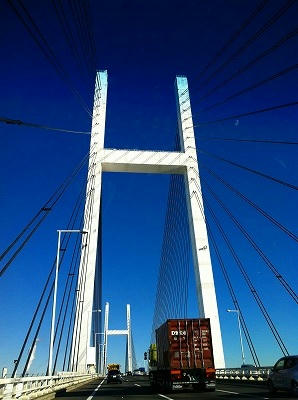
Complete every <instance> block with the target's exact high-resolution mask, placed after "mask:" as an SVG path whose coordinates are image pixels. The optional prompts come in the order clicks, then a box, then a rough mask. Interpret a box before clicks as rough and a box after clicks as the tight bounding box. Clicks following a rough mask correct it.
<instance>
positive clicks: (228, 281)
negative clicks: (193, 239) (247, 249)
mask: <svg viewBox="0 0 298 400" xmlns="http://www.w3.org/2000/svg"><path fill="white" fill-rule="evenodd" d="M193 196H195V199H196V200H197V203H198V205H199V208H200V211H201V214H202V217H203V219H204V220H205V223H206V227H207V231H208V238H210V240H211V243H212V245H213V248H214V250H215V254H216V256H217V259H218V262H219V265H220V268H221V271H222V273H223V276H224V279H225V281H226V284H227V287H228V290H229V293H230V296H231V298H232V301H233V304H234V306H235V308H236V309H237V310H239V317H240V323H241V326H242V329H243V332H244V335H245V338H246V341H247V344H248V347H249V350H250V353H251V356H252V358H253V360H254V364H255V365H256V366H260V362H259V358H258V355H257V352H256V350H255V347H254V344H253V342H252V339H251V335H250V332H249V330H248V327H247V324H246V321H245V318H244V316H243V313H242V310H241V307H240V304H239V301H238V299H237V296H236V294H235V290H234V288H233V285H232V282H231V279H230V277H229V274H228V271H227V268H226V266H225V263H224V261H223V259H222V256H221V254H220V251H219V248H218V246H217V243H216V240H215V237H214V235H213V233H212V229H211V227H210V224H209V223H208V221H207V219H206V218H205V213H204V211H203V205H202V203H201V201H200V199H199V197H198V195H197V193H196V192H193V193H192V194H191V197H193Z"/></svg>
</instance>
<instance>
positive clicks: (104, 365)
mask: <svg viewBox="0 0 298 400" xmlns="http://www.w3.org/2000/svg"><path fill="white" fill-rule="evenodd" d="M109 312H110V305H109V303H106V306H105V322H104V343H103V346H102V354H101V357H100V359H101V360H102V364H101V366H100V372H101V373H102V375H105V374H106V372H107V358H108V337H109V336H110V335H112V336H113V335H125V336H126V337H127V371H125V372H128V371H130V372H132V336H131V317H130V304H127V305H126V329H109Z"/></svg>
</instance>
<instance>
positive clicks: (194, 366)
mask: <svg viewBox="0 0 298 400" xmlns="http://www.w3.org/2000/svg"><path fill="white" fill-rule="evenodd" d="M150 361H151V360H150ZM153 361H154V363H151V362H150V365H151V371H150V381H151V383H152V385H153V386H162V387H166V388H169V389H175V388H176V389H178V388H179V389H180V388H183V387H187V386H191V387H193V388H195V389H200V388H205V389H209V390H214V389H215V369H214V359H213V349H212V336H211V328H210V320H209V318H201V319H169V320H167V321H166V322H165V323H164V324H163V325H161V326H160V327H159V328H158V329H157V330H156V360H153Z"/></svg>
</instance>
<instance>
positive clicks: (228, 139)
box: [198, 136, 298, 145]
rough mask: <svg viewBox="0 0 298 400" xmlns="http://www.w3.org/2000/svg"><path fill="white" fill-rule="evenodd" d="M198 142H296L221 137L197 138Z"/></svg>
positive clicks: (291, 143) (289, 141)
mask: <svg viewBox="0 0 298 400" xmlns="http://www.w3.org/2000/svg"><path fill="white" fill-rule="evenodd" d="M198 139H199V140H207V141H208V140H219V141H222V142H239V143H264V144H266V143H267V144H288V145H296V144H298V142H296V141H294V140H271V139H248V138H242V139H239V138H225V137H221V136H209V137H207V136H206V137H204V136H199V138H198Z"/></svg>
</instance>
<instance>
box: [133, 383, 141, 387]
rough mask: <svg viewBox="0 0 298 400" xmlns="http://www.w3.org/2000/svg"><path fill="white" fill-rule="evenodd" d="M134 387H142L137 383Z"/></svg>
mask: <svg viewBox="0 0 298 400" xmlns="http://www.w3.org/2000/svg"><path fill="white" fill-rule="evenodd" d="M134 385H135V386H138V387H142V386H141V385H139V384H138V383H135V384H134Z"/></svg>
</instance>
